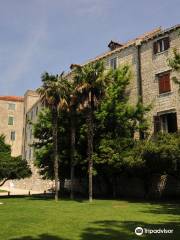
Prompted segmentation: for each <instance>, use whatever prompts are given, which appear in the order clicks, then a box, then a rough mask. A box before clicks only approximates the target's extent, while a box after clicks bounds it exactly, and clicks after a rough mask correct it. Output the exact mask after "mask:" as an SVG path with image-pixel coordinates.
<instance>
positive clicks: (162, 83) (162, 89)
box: [159, 76, 164, 94]
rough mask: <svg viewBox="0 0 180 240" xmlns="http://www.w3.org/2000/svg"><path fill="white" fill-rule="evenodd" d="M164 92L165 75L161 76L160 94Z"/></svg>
mask: <svg viewBox="0 0 180 240" xmlns="http://www.w3.org/2000/svg"><path fill="white" fill-rule="evenodd" d="M161 93H164V79H163V76H161V77H159V94H161Z"/></svg>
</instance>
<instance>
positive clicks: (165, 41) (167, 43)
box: [163, 37, 169, 50]
mask: <svg viewBox="0 0 180 240" xmlns="http://www.w3.org/2000/svg"><path fill="white" fill-rule="evenodd" d="M163 41H164V50H167V49H168V48H169V37H166V38H164V39H163Z"/></svg>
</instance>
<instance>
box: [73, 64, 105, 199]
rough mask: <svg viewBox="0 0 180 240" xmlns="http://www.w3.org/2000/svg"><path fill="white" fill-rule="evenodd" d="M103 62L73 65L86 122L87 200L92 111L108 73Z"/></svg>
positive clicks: (90, 171) (90, 196) (90, 182)
mask: <svg viewBox="0 0 180 240" xmlns="http://www.w3.org/2000/svg"><path fill="white" fill-rule="evenodd" d="M104 70H105V69H104V64H103V62H99V61H98V62H95V63H90V64H87V65H84V66H79V65H75V66H74V74H75V76H74V82H75V85H76V90H77V93H78V97H79V104H82V106H83V109H84V112H85V115H86V123H87V158H88V172H89V201H90V202H91V201H92V198H93V182H92V181H93V179H92V178H93V158H92V156H93V140H94V112H95V110H96V108H97V106H98V105H99V103H100V101H101V99H102V98H103V96H104V94H105V89H106V83H107V80H108V75H107V74H106V73H105V71H104Z"/></svg>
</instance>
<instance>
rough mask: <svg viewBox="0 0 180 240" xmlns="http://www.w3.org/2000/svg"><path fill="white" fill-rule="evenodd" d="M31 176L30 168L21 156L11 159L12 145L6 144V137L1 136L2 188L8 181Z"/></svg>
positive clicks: (0, 166)
mask: <svg viewBox="0 0 180 240" xmlns="http://www.w3.org/2000/svg"><path fill="white" fill-rule="evenodd" d="M30 176H31V170H30V167H29V166H28V164H27V161H26V160H22V158H21V156H18V157H11V148H10V145H7V144H6V143H5V137H4V136H3V135H0V181H1V182H0V186H2V185H3V184H4V183H5V182H6V181H7V180H10V179H11V180H12V179H21V178H25V177H30Z"/></svg>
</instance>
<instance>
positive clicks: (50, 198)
mask: <svg viewBox="0 0 180 240" xmlns="http://www.w3.org/2000/svg"><path fill="white" fill-rule="evenodd" d="M13 198H14V199H17V198H18V199H23V198H24V199H26V200H46V201H53V200H54V194H32V195H30V196H29V195H9V196H8V195H2V196H0V199H13ZM59 200H63V201H76V202H80V203H81V202H84V201H87V199H85V198H75V199H73V200H72V199H70V198H69V197H60V198H59Z"/></svg>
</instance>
